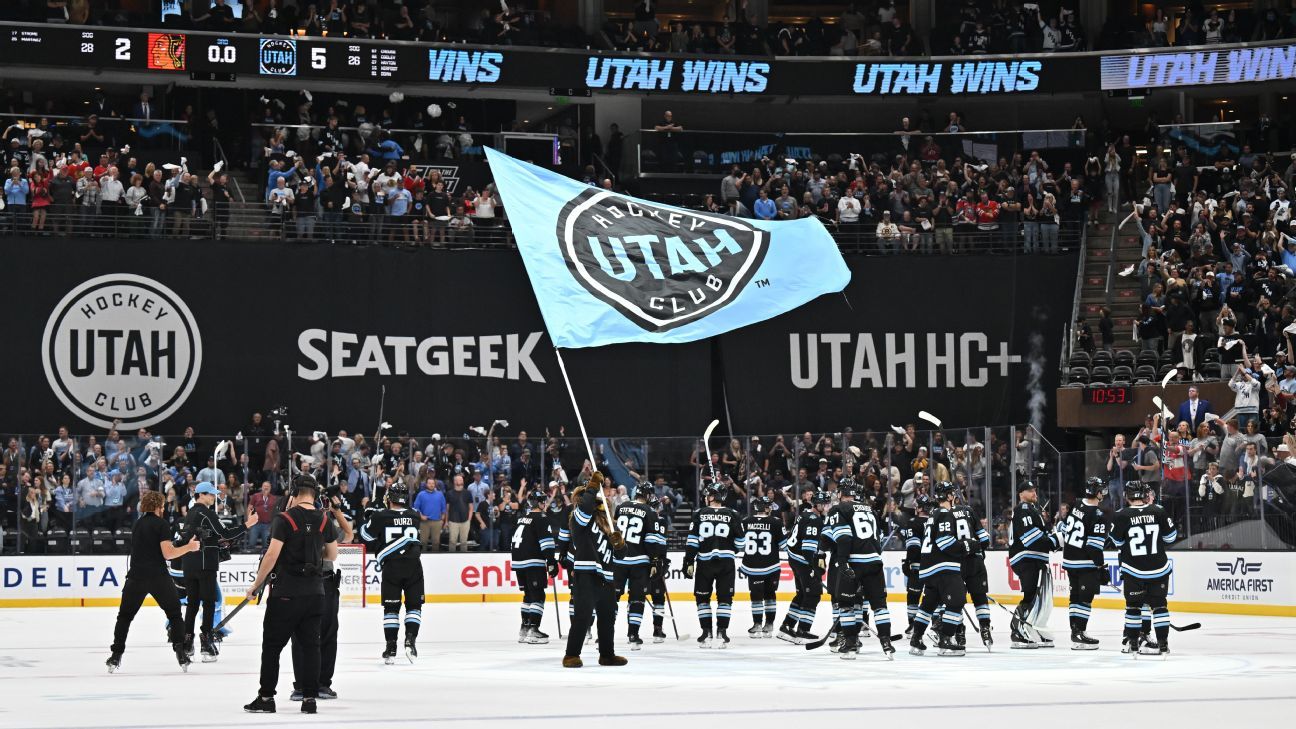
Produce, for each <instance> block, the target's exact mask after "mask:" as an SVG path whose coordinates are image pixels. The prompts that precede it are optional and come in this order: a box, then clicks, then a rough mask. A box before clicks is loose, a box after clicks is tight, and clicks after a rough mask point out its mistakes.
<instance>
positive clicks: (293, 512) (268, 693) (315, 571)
mask: <svg viewBox="0 0 1296 729" xmlns="http://www.w3.org/2000/svg"><path fill="white" fill-rule="evenodd" d="M317 498H319V485H318V484H317V483H316V482H315V479H314V478H313V477H311V476H302V477H300V478H298V479H297V482H296V487H295V489H294V495H293V497H292V499H291V500H290V502H289V504H288V508H286V509H284V510H283V511H282V512H280V513H279V514H277V515H276V516H275V519H274V524H273V525H272V526H271V527H270V548H269V549H267V550H266V553H265V556H264V557H262V558H261V566H260V568H258V569H257V576H256V579H255V580H253V581H252V585H251V587H249V588H248V591H247V596H248V597H249V598H251V597H254V596H255V595H256V594H257V593H258V592H260V591H261V588H262V587H263V586H264V585H265V584H266V582H267V580H269V578H270V575H271V573H274V581H273V583H272V586H271V588H270V597H269V599H268V600H267V603H268V605H267V607H266V612H265V622H264V624H263V627H262V633H261V686H260V690H259V691H258V692H257V697H256V698H255V699H253V701H252V703H250V704H246V705H244V707H243V710H244V711H247V712H250V713H253V714H273V713H275V702H274V695H275V686H276V685H278V683H279V654H280V653H281V652H283V649H284V646H286V645H288V641H289V639H295V640H296V642H297V644H298V647H299V649H300V651H301V657H302V660H301V661H296V660H294V661H293V674H294V675H295V676H296V682H297V685H298V686H299V687H300V688H301V693H302V705H301V711H302V713H303V714H314V713H315V700H316V698H318V696H319V680H320V627H321V624H322V622H323V618H324V582H323V580H322V577H323V574H324V570H325V565H327V564H328V563H331V562H334V561H335V560H337V554H338V550H337V529H336V528H335V527H334V526H333V522H332V520H331V519H329V518H328V517H327V516H326V515H324V514H322V513H320V511H319V510H318V509H316V508H315V500H316V499H317Z"/></svg>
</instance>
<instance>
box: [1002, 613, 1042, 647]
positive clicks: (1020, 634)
mask: <svg viewBox="0 0 1296 729" xmlns="http://www.w3.org/2000/svg"><path fill="white" fill-rule="evenodd" d="M1009 631H1010V633H1011V635H1012V647H1013V648H1018V649H1023V650H1033V649H1035V648H1038V647H1039V645H1038V644H1036V643H1035V641H1033V640H1031V639H1030V637H1029V636H1027V635H1026V632H1025V631H1023V630H1022V629H1021V625H1020V624H1019V623H1018V621H1017V620H1013V623H1012V627H1011V628H1010V629H1009Z"/></svg>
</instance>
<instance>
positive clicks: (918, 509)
mask: <svg viewBox="0 0 1296 729" xmlns="http://www.w3.org/2000/svg"><path fill="white" fill-rule="evenodd" d="M931 510H932V500H931V497H930V496H928V495H927V494H922V495H920V496H919V497H918V498H917V499H915V508H914V515H913V516H911V517H909V522H908V523H907V524H905V526H904V527H902V528H901V529H900V537H901V538H902V539H904V544H905V557H904V560H902V561H901V563H900V569H901V571H903V572H904V576H905V616H906V617H907V618H908V620H909V627H907V628H905V637H906V638H907V637H909V636H911V635H913V629H914V616H916V615H917V614H918V603H919V601H921V600H922V580H921V579H920V578H919V577H918V572H919V570H920V569H921V566H922V540H923V533H924V530H925V529H926V528H927V518H928V515H929V514H931Z"/></svg>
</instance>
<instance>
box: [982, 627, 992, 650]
mask: <svg viewBox="0 0 1296 729" xmlns="http://www.w3.org/2000/svg"><path fill="white" fill-rule="evenodd" d="M981 642H982V643H984V644H985V647H986V650H991V648H990V646H992V645H994V634H993V633H991V632H990V625H989V624H988V623H987V624H985V625H982V626H981Z"/></svg>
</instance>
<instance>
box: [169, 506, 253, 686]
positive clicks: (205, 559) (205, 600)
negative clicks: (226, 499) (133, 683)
mask: <svg viewBox="0 0 1296 729" xmlns="http://www.w3.org/2000/svg"><path fill="white" fill-rule="evenodd" d="M217 493H218V492H217V490H216V487H215V486H214V485H212V484H210V483H207V482H203V483H200V484H198V487H197V488H195V489H194V504H193V506H192V507H190V509H189V514H188V515H187V516H186V517H185V521H184V525H183V526H182V527H181V530H180V534H181V539H184V540H187V539H188V538H189V537H191V536H194V535H197V536H198V538H199V541H200V543H201V544H202V549H200V550H198V551H197V552H190V553H189V554H186V555H185V556H184V557H183V558H182V559H181V565H182V566H183V568H184V586H185V596H186V598H187V604H186V605H185V650H186V651H187V652H192V650H193V636H194V623H195V621H196V620H197V618H198V608H199V606H200V605H201V606H202V611H203V622H202V660H203V662H204V663H211V662H213V661H215V660H216V656H217V651H216V643H215V641H214V640H213V636H212V625H213V621H214V618H215V616H216V599H217V594H218V589H217V585H216V569H217V568H218V567H220V563H221V562H224V561H225V560H227V559H229V558H230V554H229V547H228V546H227V545H228V544H229V543H230V542H233V541H235V540H237V539H239V538H241V537H242V536H243V535H244V534H246V533H247V530H248V529H250V528H252V526H253V525H255V524H256V523H257V515H256V512H255V511H253V512H252V513H251V514H249V515H248V518H247V521H246V522H245V523H244V525H243V526H237V525H235V526H234V527H232V528H228V529H227V528H225V527H224V526H222V525H221V520H220V518H219V517H217V516H216V512H215V511H214V510H213V509H212V507H213V506H214V505H215V503H216V495H217ZM222 543H224V544H222Z"/></svg>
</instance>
